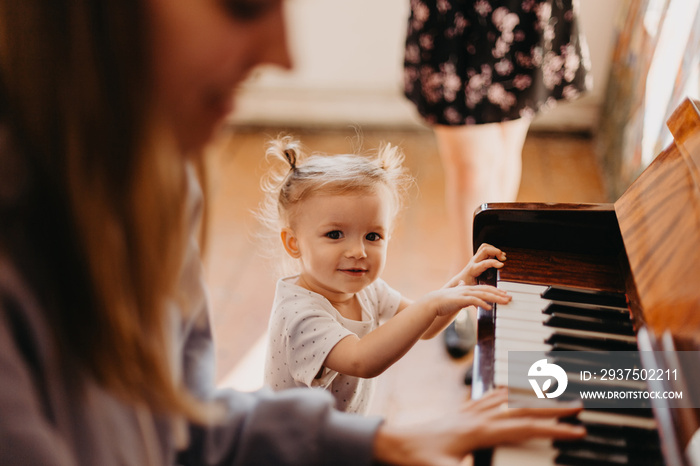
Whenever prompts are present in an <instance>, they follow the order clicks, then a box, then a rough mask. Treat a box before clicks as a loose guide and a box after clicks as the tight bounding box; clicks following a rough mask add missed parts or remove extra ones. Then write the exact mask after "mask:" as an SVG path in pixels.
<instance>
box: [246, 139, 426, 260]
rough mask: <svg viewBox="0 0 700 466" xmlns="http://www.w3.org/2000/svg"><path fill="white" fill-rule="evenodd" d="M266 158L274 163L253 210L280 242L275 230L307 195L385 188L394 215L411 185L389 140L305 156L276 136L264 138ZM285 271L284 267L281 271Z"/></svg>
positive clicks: (288, 223) (294, 141) (398, 152)
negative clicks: (365, 149)
mask: <svg viewBox="0 0 700 466" xmlns="http://www.w3.org/2000/svg"><path fill="white" fill-rule="evenodd" d="M266 158H267V159H268V160H269V161H270V163H271V164H272V165H273V167H272V168H271V169H270V171H269V172H268V174H267V175H266V176H265V177H263V180H262V183H261V184H262V189H263V192H264V193H265V198H264V200H263V203H262V205H261V207H260V209H259V210H258V212H257V214H258V218H259V219H260V221H261V222H262V224H263V225H264V226H265V227H266V230H267V232H268V235H266V236H268V237H270V239H273V238H274V241H275V244H278V245H280V246H281V242H280V241H279V234H280V231H281V230H282V229H283V228H285V227H288V226H291V224H292V223H293V216H294V210H295V208H296V207H297V206H298V205H299V204H300V203H301V202H302V201H304V200H305V199H308V198H309V197H310V196H313V195H318V194H325V195H338V194H362V193H371V192H375V191H376V190H377V189H378V188H380V187H385V188H386V191H385V192H386V193H388V195H389V196H390V197H391V201H392V207H393V218H395V217H396V215H397V214H398V213H399V211H400V210H401V208H402V207H403V204H404V200H405V198H406V194H407V192H408V190H409V189H410V187H411V186H412V185H413V178H412V177H411V176H410V175H409V174H408V172H407V170H406V169H405V168H404V167H403V161H404V155H403V152H402V151H401V150H400V149H399V148H398V147H397V146H392V145H391V144H382V145H381V146H380V147H379V148H378V149H377V150H376V151H373V152H369V153H366V154H336V155H329V154H322V153H313V154H310V155H307V154H306V153H305V151H304V150H303V148H302V146H301V144H300V142H299V141H298V140H297V139H295V138H294V137H292V136H280V137H278V138H276V139H274V140H272V141H270V142H269V143H268V146H267V151H266ZM266 250H268V251H269V250H270V249H269V248H268V249H266ZM284 256H285V257H286V256H287V255H286V254H284ZM290 272H292V270H290V268H289V267H288V266H285V267H284V270H283V273H290Z"/></svg>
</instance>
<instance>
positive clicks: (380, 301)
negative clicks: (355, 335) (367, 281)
mask: <svg viewBox="0 0 700 466" xmlns="http://www.w3.org/2000/svg"><path fill="white" fill-rule="evenodd" d="M367 292H368V297H369V299H370V300H371V301H372V302H373V305H374V307H375V308H376V309H377V318H379V319H381V320H383V321H386V320H388V319H391V318H392V317H393V316H394V315H395V314H396V311H397V310H398V308H399V304H401V293H399V292H398V291H396V290H395V289H393V288H392V287H390V286H389V285H388V284H387V283H386V282H385V281H384V280H382V279H377V280H376V281H375V282H374V283H373V284H372V287H371V288H368V290H367Z"/></svg>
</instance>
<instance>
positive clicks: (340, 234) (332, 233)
mask: <svg viewBox="0 0 700 466" xmlns="http://www.w3.org/2000/svg"><path fill="white" fill-rule="evenodd" d="M326 237H328V238H330V239H340V238H342V237H343V232H342V231H340V230H333V231H329V232H328V233H326Z"/></svg>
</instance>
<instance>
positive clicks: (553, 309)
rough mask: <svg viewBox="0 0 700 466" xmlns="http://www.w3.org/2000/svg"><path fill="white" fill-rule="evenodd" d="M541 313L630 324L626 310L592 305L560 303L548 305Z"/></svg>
mask: <svg viewBox="0 0 700 466" xmlns="http://www.w3.org/2000/svg"><path fill="white" fill-rule="evenodd" d="M542 312H543V313H544V314H554V313H557V312H562V313H566V314H573V315H579V316H585V317H599V318H601V319H607V320H609V321H614V322H630V324H631V322H632V320H631V319H630V313H629V310H628V309H612V308H609V307H600V306H593V305H580V306H579V305H570V304H563V303H561V302H552V303H549V304H548V305H547V306H546V307H545V308H544V309H543V310H542Z"/></svg>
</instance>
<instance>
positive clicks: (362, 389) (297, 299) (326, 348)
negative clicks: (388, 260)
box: [265, 276, 401, 414]
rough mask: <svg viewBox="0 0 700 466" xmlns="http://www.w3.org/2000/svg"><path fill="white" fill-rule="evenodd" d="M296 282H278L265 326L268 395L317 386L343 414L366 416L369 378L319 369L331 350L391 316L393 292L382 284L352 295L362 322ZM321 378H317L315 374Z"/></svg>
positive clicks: (394, 302) (395, 295) (397, 298)
mask: <svg viewBox="0 0 700 466" xmlns="http://www.w3.org/2000/svg"><path fill="white" fill-rule="evenodd" d="M297 278H298V277H296V276H294V277H287V278H283V279H280V280H279V281H278V282H277V290H276V292H275V301H274V303H273V307H272V314H271V316H270V323H269V341H268V348H267V356H266V360H265V384H266V385H269V386H270V387H271V388H272V389H273V390H282V389H285V388H292V387H305V386H306V387H319V388H324V389H326V390H328V391H329V392H330V393H331V394H332V395H333V396H334V397H335V399H336V407H337V408H338V409H340V410H342V411H347V412H354V413H362V414H364V413H366V412H367V410H368V409H369V407H370V402H371V398H372V394H373V392H374V379H362V378H359V377H352V376H348V375H344V374H340V373H338V372H336V371H332V370H330V369H328V368H325V367H323V363H324V361H325V360H326V356H327V355H328V353H329V352H330V350H331V349H332V348H333V347H334V346H335V345H336V344H337V343H338V342H339V341H340V340H342V339H343V338H345V337H346V336H348V335H351V334H355V335H357V336H358V337H360V338H362V337H363V336H365V335H367V334H368V333H369V332H371V331H372V330H374V329H375V328H377V327H378V326H379V322H380V319H381V320H382V321H384V320H386V319H389V318H391V317H392V316H393V315H394V314H396V310H397V309H398V307H399V303H400V301H401V295H400V294H399V292H398V291H396V290H394V289H392V288H391V287H389V285H387V284H386V282H384V281H383V280H381V279H378V280H376V281H375V282H374V283H372V284H371V285H370V286H368V287H367V288H365V289H364V290H362V291H361V292H359V293H358V294H357V297H358V299H359V302H360V305H361V306H362V320H361V321H356V320H351V319H346V318H345V317H343V316H342V315H341V314H340V313H339V312H338V311H337V310H336V309H335V308H334V307H333V306H332V305H331V303H330V302H329V301H328V300H327V299H326V298H324V297H323V296H321V295H320V294H318V293H314V292H313V291H309V290H307V289H305V288H302V287H300V286H297V285H295V284H294V283H295V282H296V280H297ZM319 373H320V376H318V377H317V375H319Z"/></svg>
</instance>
